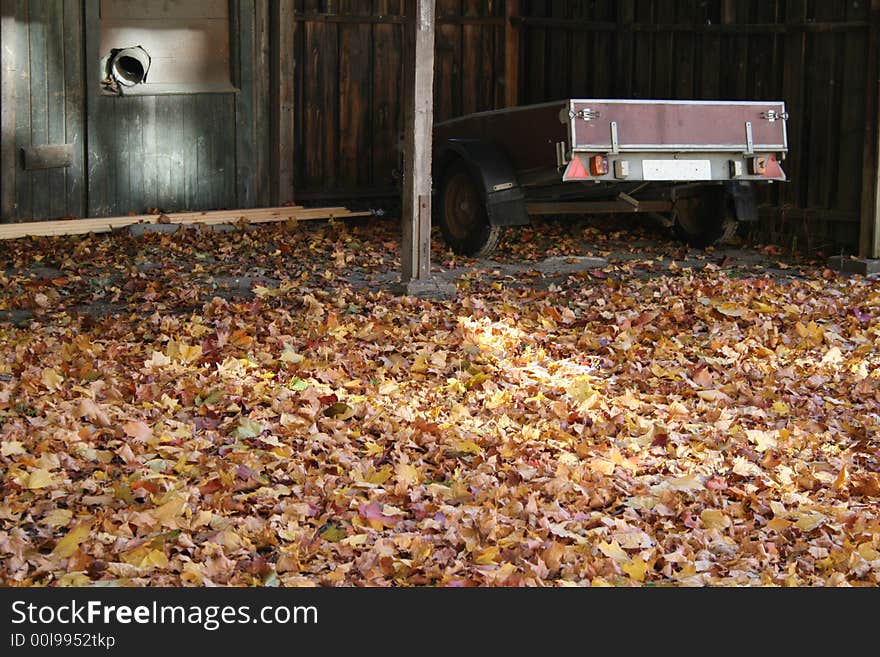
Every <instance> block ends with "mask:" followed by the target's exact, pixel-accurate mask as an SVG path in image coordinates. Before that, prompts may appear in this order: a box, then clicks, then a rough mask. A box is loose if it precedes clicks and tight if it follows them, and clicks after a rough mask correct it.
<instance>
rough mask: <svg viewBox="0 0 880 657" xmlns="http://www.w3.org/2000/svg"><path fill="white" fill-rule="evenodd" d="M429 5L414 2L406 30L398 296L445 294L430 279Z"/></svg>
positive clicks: (431, 31) (431, 49)
mask: <svg viewBox="0 0 880 657" xmlns="http://www.w3.org/2000/svg"><path fill="white" fill-rule="evenodd" d="M435 4H436V3H435V0H416V2H415V16H414V17H413V21H412V22H411V23H410V24H409V25H408V26H407V27H408V32H409V38H408V39H407V42H408V43H407V47H406V50H405V52H406V54H407V56H406V57H404V62H405V67H404V78H405V85H406V86H405V89H406V91H405V95H406V110H405V112H406V115H405V121H404V125H405V131H406V134H405V135H404V153H403V158H404V174H403V199H402V213H401V214H402V217H401V218H402V222H403V249H402V251H403V252H402V254H401V273H400V286H399V287H398V290H399V291H400V292H402V293H403V294H410V295H413V296H422V295H429V294H430V295H437V294H439V295H442V296H445V295H447V294H448V293H450V292H451V290H449V289H448V286H444V285H443V284H442V283H439V282H437V281H435V280H432V278H431V139H432V136H433V134H432V132H433V127H434V12H435Z"/></svg>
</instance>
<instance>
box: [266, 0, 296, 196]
mask: <svg viewBox="0 0 880 657" xmlns="http://www.w3.org/2000/svg"><path fill="white" fill-rule="evenodd" d="M294 9H295V7H294V2H293V0H275V2H274V3H273V4H272V19H271V23H270V27H271V41H272V43H271V51H272V58H273V62H272V64H273V65H272V93H273V103H272V178H273V184H272V202H273V203H275V204H276V205H284V204H285V203H288V202H291V201H293V200H294V193H293V173H294V172H293V153H294V151H293V149H294V146H295V144H294V123H293V116H294V114H293V112H294V66H295V61H294V37H295V34H296V20H295V17H294Z"/></svg>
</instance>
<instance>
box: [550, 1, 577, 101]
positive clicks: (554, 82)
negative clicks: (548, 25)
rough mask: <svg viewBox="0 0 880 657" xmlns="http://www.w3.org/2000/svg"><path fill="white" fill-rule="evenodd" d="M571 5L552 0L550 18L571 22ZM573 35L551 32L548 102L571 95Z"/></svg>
mask: <svg viewBox="0 0 880 657" xmlns="http://www.w3.org/2000/svg"><path fill="white" fill-rule="evenodd" d="M571 8H572V7H571V3H568V2H566V1H565V0H550V16H551V17H552V18H561V19H563V20H569V19H570V18H571V17H570V16H569V12H570V10H571ZM570 41H571V33H570V32H569V31H568V30H561V29H554V30H551V31H550V35H549V43H548V44H547V57H548V63H549V65H550V67H549V68H548V69H545V75H546V76H547V85H546V94H547V96H546V100H554V99H557V98H565V97H566V96H568V95H570V91H569V87H570V85H571V44H570Z"/></svg>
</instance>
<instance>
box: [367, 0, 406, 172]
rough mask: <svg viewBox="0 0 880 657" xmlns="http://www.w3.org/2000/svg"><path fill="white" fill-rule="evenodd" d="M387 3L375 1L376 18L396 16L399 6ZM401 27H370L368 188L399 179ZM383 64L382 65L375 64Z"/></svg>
mask: <svg viewBox="0 0 880 657" xmlns="http://www.w3.org/2000/svg"><path fill="white" fill-rule="evenodd" d="M390 4H397V3H389V2H388V1H387V0H386V1H384V2H379V6H378V9H377V10H378V13H379V15H380V16H383V15H387V14H388V13H397V12H399V11H400V7H399V6H398V7H391V6H389V5H390ZM402 47H403V26H401V25H394V24H377V25H375V26H374V27H373V65H372V66H371V72H372V87H373V114H372V129H371V130H370V137H371V138H372V143H371V145H370V146H371V148H370V150H371V152H372V155H373V157H372V166H373V170H372V175H371V178H370V184H371V186H374V187H378V188H386V189H393V187H394V184H395V175H398V176H399V171H400V166H401V161H402V150H401V144H400V131H399V129H398V128H399V126H400V125H401V121H402V118H403V115H402V107H401V95H400V81H401V80H402V79H403V58H401V57H400V56H399V53H400V52H401V48H402ZM379 62H384V64H383V65H378V63H379Z"/></svg>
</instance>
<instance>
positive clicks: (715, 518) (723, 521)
mask: <svg viewBox="0 0 880 657" xmlns="http://www.w3.org/2000/svg"><path fill="white" fill-rule="evenodd" d="M700 519H701V520H702V521H703V526H704V527H705V528H706V529H725V528H726V527H729V526H730V518H728V517H727V516H726V515H724V512H723V511H719V510H718V509H705V510H703V512H702V513H701V514H700Z"/></svg>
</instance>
